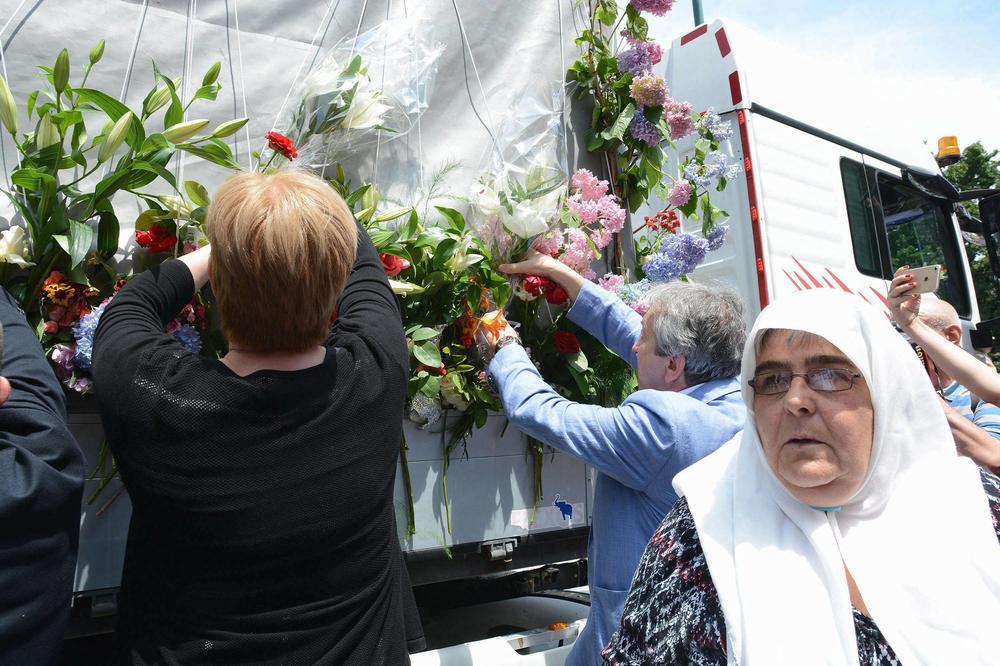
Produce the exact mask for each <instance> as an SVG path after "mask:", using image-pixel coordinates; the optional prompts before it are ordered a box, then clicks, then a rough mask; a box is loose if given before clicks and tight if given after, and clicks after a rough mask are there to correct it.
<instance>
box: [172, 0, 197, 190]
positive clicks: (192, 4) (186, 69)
mask: <svg viewBox="0 0 1000 666" xmlns="http://www.w3.org/2000/svg"><path fill="white" fill-rule="evenodd" d="M197 12H198V0H188V11H187V23H186V24H185V26H184V64H183V66H182V67H181V94H180V99H181V120H180V121H181V122H184V119H185V118H186V117H187V111H186V110H184V108H183V105H184V100H186V99H187V91H188V79H190V78H191V69H192V67H193V66H194V62H193V61H194V20H195V16H196V15H197ZM184 163H185V160H184V157H183V156H182V155H181V151H177V157H176V164H177V185H178V187H183V186H184Z"/></svg>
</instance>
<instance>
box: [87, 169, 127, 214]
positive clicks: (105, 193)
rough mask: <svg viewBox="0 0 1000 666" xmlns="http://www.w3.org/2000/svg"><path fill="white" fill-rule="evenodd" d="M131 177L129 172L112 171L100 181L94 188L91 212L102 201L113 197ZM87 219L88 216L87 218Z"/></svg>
mask: <svg viewBox="0 0 1000 666" xmlns="http://www.w3.org/2000/svg"><path fill="white" fill-rule="evenodd" d="M131 175H132V171H131V170H127V171H114V172H112V173H111V175H110V176H108V177H107V178H105V179H104V180H102V181H101V182H99V183H98V184H97V187H95V188H94V195H93V200H92V203H91V210H94V209H96V208H97V207H98V206H99V205H100V203H101V202H102V201H104V200H105V199H107V198H109V197H111V196H112V195H114V193H115V192H117V191H118V190H119V189H121V187H122V186H123V185H124V184H125V183H126V182H127V181H128V179H129V177H130V176H131ZM87 217H89V215H88V216H87Z"/></svg>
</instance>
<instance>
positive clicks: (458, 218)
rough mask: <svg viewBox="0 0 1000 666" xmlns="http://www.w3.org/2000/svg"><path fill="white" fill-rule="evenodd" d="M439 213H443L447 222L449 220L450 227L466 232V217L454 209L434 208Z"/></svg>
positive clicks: (459, 231)
mask: <svg viewBox="0 0 1000 666" xmlns="http://www.w3.org/2000/svg"><path fill="white" fill-rule="evenodd" d="M434 208H435V209H437V212H439V213H441V215H443V216H444V218H445V219H446V220H448V226H449V227H451V228H452V229H454V230H455V231H457V232H458V233H462V232H464V231H465V216H463V215H462V214H461V213H459V212H458V211H457V210H455V209H454V208H448V207H446V206H434Z"/></svg>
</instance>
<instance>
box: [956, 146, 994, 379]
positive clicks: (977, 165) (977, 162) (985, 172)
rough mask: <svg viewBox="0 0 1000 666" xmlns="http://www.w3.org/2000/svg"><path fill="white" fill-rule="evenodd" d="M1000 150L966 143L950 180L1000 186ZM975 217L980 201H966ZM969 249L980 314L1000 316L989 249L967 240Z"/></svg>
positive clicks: (965, 185)
mask: <svg viewBox="0 0 1000 666" xmlns="http://www.w3.org/2000/svg"><path fill="white" fill-rule="evenodd" d="M998 154H1000V151H998V150H996V149H994V150H987V149H986V148H985V147H983V144H982V142H980V141H976V142H975V143H973V144H971V145H969V146H966V148H965V150H963V151H962V160H961V161H960V162H958V163H957V164H953V165H951V166H950V167H948V168H947V169H946V170H945V175H946V176H947V177H948V180H950V181H951V182H953V183H955V185H956V186H957V187H958V189H960V190H977V189H987V188H990V187H1000V157H998ZM962 205H963V206H965V207H966V208H967V209H968V211H969V212H970V213H971V214H972V215H974V216H975V217H979V204H978V202H976V201H966V202H963V204H962ZM965 251H966V253H967V254H968V255H969V257H970V259H971V261H970V263H971V266H972V280H973V282H974V284H975V288H976V298H977V300H978V301H979V313H980V317H981V318H982V319H984V320H987V319H994V318H996V317H1000V297H998V296H997V281H996V278H995V277H994V276H993V271H992V269H991V268H990V262H989V257H988V256H987V254H986V248H985V247H981V246H979V245H976V244H973V243H970V242H969V241H968V239H966V241H965ZM993 350H994V351H993V353H992V354H991V356H993V360H994V362H997V361H1000V345H995V346H994V347H993Z"/></svg>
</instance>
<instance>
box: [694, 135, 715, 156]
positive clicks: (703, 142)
mask: <svg viewBox="0 0 1000 666" xmlns="http://www.w3.org/2000/svg"><path fill="white" fill-rule="evenodd" d="M711 149H712V144H711V142H710V141H709V140H708V139H705V138H701V139H698V140H697V141H695V142H694V150H695V153H696V154H700V156H701V157H704V156H705V155H707V154H708V151H709V150H711Z"/></svg>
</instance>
